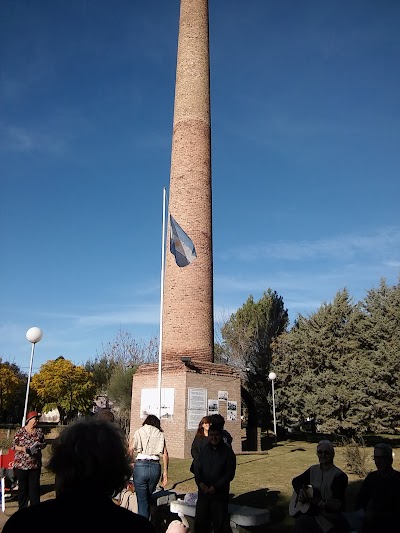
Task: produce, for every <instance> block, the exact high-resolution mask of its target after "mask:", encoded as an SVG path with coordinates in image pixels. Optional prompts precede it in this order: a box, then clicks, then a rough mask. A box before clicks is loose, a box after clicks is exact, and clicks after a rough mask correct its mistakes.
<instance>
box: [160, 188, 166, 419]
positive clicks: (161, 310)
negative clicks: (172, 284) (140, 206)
mask: <svg viewBox="0 0 400 533" xmlns="http://www.w3.org/2000/svg"><path fill="white" fill-rule="evenodd" d="M165 198H166V189H165V187H164V189H163V214H162V241H161V283H160V286H161V295H160V342H159V345H158V418H159V419H160V421H161V358H162V331H163V328H162V325H163V322H162V319H163V306H164V261H165V238H166V235H165Z"/></svg>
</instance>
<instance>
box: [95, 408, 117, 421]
mask: <svg viewBox="0 0 400 533" xmlns="http://www.w3.org/2000/svg"><path fill="white" fill-rule="evenodd" d="M94 416H95V417H96V418H97V419H100V420H107V421H108V422H115V416H114V413H113V412H112V411H111V409H109V408H108V407H102V408H100V409H98V410H97V411H96V412H95V414H94Z"/></svg>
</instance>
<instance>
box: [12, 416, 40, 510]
mask: <svg viewBox="0 0 400 533" xmlns="http://www.w3.org/2000/svg"><path fill="white" fill-rule="evenodd" d="M39 418H40V414H39V413H38V412H37V411H30V412H29V413H28V414H27V415H26V420H25V425H24V426H23V427H21V428H19V429H18V430H17V432H16V433H15V435H14V439H13V444H12V449H13V450H15V458H14V472H15V475H16V478H17V481H18V508H19V509H22V508H24V507H28V503H30V504H31V505H37V504H38V503H40V473H41V470H42V449H43V448H45V447H46V442H45V440H44V434H43V431H42V430H41V429H40V428H38V427H37V423H38V420H39Z"/></svg>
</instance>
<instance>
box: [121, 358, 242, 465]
mask: <svg viewBox="0 0 400 533" xmlns="http://www.w3.org/2000/svg"><path fill="white" fill-rule="evenodd" d="M143 367H147V368H143ZM213 367H214V365H213V364H212V363H209V364H208V365H207V369H206V370H204V369H201V368H190V367H188V366H186V365H184V364H183V363H181V364H175V365H170V368H166V369H163V372H162V384H161V386H162V388H163V389H164V388H171V389H173V412H172V416H171V417H170V418H162V420H161V427H162V428H163V430H164V432H165V438H166V442H167V448H168V453H169V455H170V457H175V458H179V459H185V458H190V457H191V453H190V449H191V446H192V441H193V438H194V436H195V434H196V429H197V428H196V429H188V419H190V420H192V421H193V420H194V418H195V416H196V415H195V414H194V413H193V411H189V408H190V407H191V406H190V405H189V401H188V399H189V392H190V389H201V391H200V392H201V393H200V397H202V396H204V397H205V399H206V406H205V409H204V411H203V412H202V413H201V412H199V411H197V412H196V414H197V415H198V416H200V418H201V416H204V415H206V414H209V413H208V411H207V409H208V400H215V401H216V405H217V407H218V411H219V413H220V414H221V415H222V416H223V417H224V418H225V429H226V430H227V431H229V433H230V434H231V435H232V437H233V443H232V447H233V450H234V451H235V453H239V452H241V451H242V443H241V396H240V377H239V375H238V374H237V373H233V372H224V371H223V368H222V370H221V367H223V365H215V368H213ZM225 368H227V367H225ZM142 389H158V370H157V366H156V365H142V367H141V368H140V369H139V370H138V371H137V372H136V374H135V375H134V376H133V383H132V407H131V428H130V440H131V439H132V437H133V433H134V432H135V431H136V429H138V428H139V427H140V426H141V425H142V424H143V421H144V417H142V418H141V417H140V414H141V413H140V405H141V396H142ZM219 391H225V392H226V393H227V395H226V398H227V399H225V400H222V399H221V400H218V392H219ZM194 392H198V391H194ZM155 393H156V392H155ZM192 397H193V395H192ZM196 397H198V395H197V394H196ZM228 402H232V403H233V402H236V407H237V410H236V418H235V420H228V413H227V408H228ZM196 407H198V405H197V406H196ZM191 413H192V414H191ZM154 414H157V413H154Z"/></svg>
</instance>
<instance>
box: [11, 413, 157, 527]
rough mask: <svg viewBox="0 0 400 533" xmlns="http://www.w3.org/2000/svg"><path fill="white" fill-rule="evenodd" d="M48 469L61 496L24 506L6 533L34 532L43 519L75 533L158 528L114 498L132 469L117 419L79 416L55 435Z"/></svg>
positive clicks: (44, 521) (44, 522)
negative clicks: (52, 474)
mask: <svg viewBox="0 0 400 533" xmlns="http://www.w3.org/2000/svg"><path fill="white" fill-rule="evenodd" d="M47 468H48V469H49V470H50V471H51V472H53V473H54V474H55V492H56V497H55V498H53V499H50V500H46V501H43V502H41V503H39V504H38V505H32V506H30V507H27V508H25V509H20V510H18V511H17V512H16V513H14V514H13V515H12V516H11V517H10V518H9V519H8V520H7V522H6V523H5V525H4V528H3V533H21V531H30V530H32V529H37V528H41V527H43V524H56V529H57V530H59V531H73V532H74V533H87V532H88V531H96V533H109V532H110V531H113V530H116V531H135V532H140V533H155V529H154V528H153V526H152V525H151V524H150V522H149V521H148V520H146V519H144V518H143V517H142V516H139V515H137V514H135V513H132V512H131V511H128V510H127V509H124V508H122V507H119V506H118V505H116V504H115V503H114V502H113V500H112V496H113V495H114V494H115V493H117V492H119V491H120V490H121V489H122V488H123V487H125V485H126V483H127V481H128V479H129V477H130V474H131V460H130V454H129V450H128V446H127V443H126V439H125V436H124V434H123V433H122V431H121V430H120V429H119V428H118V427H117V425H116V424H112V423H110V422H107V421H104V420H98V419H96V417H93V416H91V417H87V418H86V417H85V418H80V419H77V420H76V421H75V422H73V423H72V424H70V425H69V426H67V427H65V428H64V429H63V430H62V431H61V433H60V435H59V436H58V437H57V438H56V439H55V440H54V442H53V444H52V448H51V454H50V460H49V463H48V465H47ZM57 524H58V525H57Z"/></svg>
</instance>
